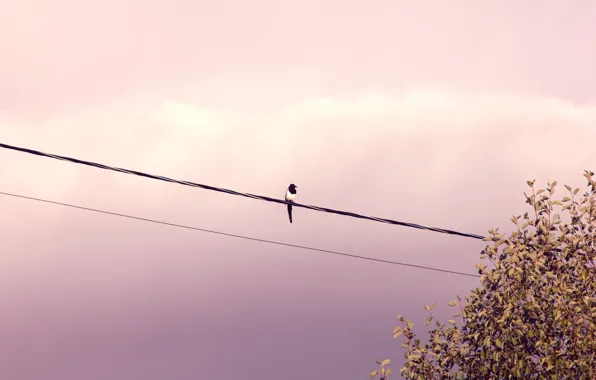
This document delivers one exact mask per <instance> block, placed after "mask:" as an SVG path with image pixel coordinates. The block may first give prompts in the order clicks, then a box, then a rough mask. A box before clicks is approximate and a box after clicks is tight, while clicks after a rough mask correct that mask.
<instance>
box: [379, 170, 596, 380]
mask: <svg viewBox="0 0 596 380" xmlns="http://www.w3.org/2000/svg"><path fill="white" fill-rule="evenodd" d="M584 176H585V177H586V178H587V180H588V187H589V190H588V192H586V193H585V194H583V196H581V197H579V196H578V193H579V191H580V190H579V189H574V190H572V189H571V187H569V186H565V187H566V188H567V191H568V192H569V194H568V196H565V197H564V198H562V199H560V200H557V199H554V197H553V195H554V193H555V186H556V185H557V182H556V181H555V182H553V183H548V186H547V188H546V189H545V190H544V189H540V190H536V189H535V188H534V182H535V181H528V186H529V187H530V189H531V194H529V195H527V194H525V193H524V195H525V197H526V203H528V204H529V205H530V206H531V207H532V211H531V212H530V213H525V214H524V215H519V216H514V217H513V218H512V219H511V221H512V222H513V223H514V224H515V227H516V228H515V230H514V231H513V232H512V233H511V234H509V236H508V237H506V236H503V235H502V234H500V233H499V232H498V229H497V230H494V231H493V230H491V231H489V233H490V236H489V237H487V238H486V240H487V241H491V242H492V243H490V244H489V245H488V246H487V247H486V248H485V249H484V250H483V251H482V256H481V258H482V259H488V260H489V261H490V263H491V264H492V265H491V268H487V267H485V266H484V265H483V264H478V265H477V266H476V267H477V268H478V272H479V273H480V275H481V277H480V283H481V287H479V288H476V289H474V290H472V292H471V293H470V295H469V296H467V297H465V299H464V300H463V301H462V299H461V297H460V296H457V301H451V302H450V303H449V306H452V307H457V308H458V312H457V313H456V314H455V315H454V316H453V319H451V320H449V321H447V323H446V324H445V323H442V322H441V321H438V320H436V319H435V318H434V317H433V314H432V310H433V308H434V305H432V306H426V310H427V311H428V313H429V316H428V318H427V320H426V322H425V324H424V325H425V326H428V325H429V324H431V323H433V324H434V328H433V329H431V330H430V331H429V335H430V337H429V340H428V341H427V343H425V344H422V343H421V342H420V339H419V338H417V335H416V333H414V331H413V326H414V325H413V323H412V322H411V321H409V320H405V319H404V318H403V317H402V316H401V315H399V316H398V320H399V321H400V322H401V325H400V326H398V327H396V328H395V329H394V331H393V334H394V338H397V337H399V336H403V337H404V341H403V344H402V347H404V348H405V354H404V357H405V358H406V363H405V366H404V367H403V368H402V369H401V374H402V376H403V377H405V378H407V379H483V380H485V379H486V380H488V379H596V231H595V230H596V181H595V180H594V178H593V177H594V173H592V172H588V171H586V172H585V174H584ZM558 210H560V213H561V214H564V215H563V216H564V218H563V217H561V215H560V213H559V211H558ZM383 363H384V365H382V366H381V368H380V369H379V370H377V371H374V372H372V373H371V374H370V377H371V378H373V377H376V376H377V375H381V376H383V377H384V378H387V369H386V368H385V365H386V364H387V362H386V361H384V362H381V364H383ZM381 370H382V371H383V372H381Z"/></svg>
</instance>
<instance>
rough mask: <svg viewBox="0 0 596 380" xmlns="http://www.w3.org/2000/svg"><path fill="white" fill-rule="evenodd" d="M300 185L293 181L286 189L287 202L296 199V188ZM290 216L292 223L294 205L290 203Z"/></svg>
mask: <svg viewBox="0 0 596 380" xmlns="http://www.w3.org/2000/svg"><path fill="white" fill-rule="evenodd" d="M297 187H298V186H296V185H294V184H293V183H292V184H290V186H288V190H286V201H287V202H294V199H296V188H297ZM288 217H289V218H290V223H292V205H291V204H288Z"/></svg>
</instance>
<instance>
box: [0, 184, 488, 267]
mask: <svg viewBox="0 0 596 380" xmlns="http://www.w3.org/2000/svg"><path fill="white" fill-rule="evenodd" d="M0 195H5V196H9V197H14V198H22V199H28V200H32V201H37V202H44V203H50V204H54V205H59V206H65V207H71V208H76V209H79V210H85V211H92V212H97V213H101V214H106V215H112V216H119V217H122V218H128V219H135V220H141V221H144V222H150V223H157V224H162V225H165V226H171V227H177V228H184V229H188V230H193V231H201V232H207V233H211V234H217V235H223V236H228V237H233V238H237V239H244V240H252V241H257V242H261V243H267V244H275V245H281V246H285V247H292V248H298V249H305V250H309V251H316V252H322V253H329V254H332V255H337V256H344V257H351V258H355V259H361V260H368V261H376V262H379V263H383V264H393V265H401V266H406V267H411V268H418V269H425V270H431V271H435V272H442V273H450V274H456V275H460V276H468V277H477V278H478V277H480V276H478V275H476V274H471V273H465V272H457V271H451V270H447V269H440V268H433V267H427V266H423V265H415V264H407V263H401V262H397V261H391V260H384V259H378V258H374V257H368V256H360V255H353V254H349V253H344V252H338V251H332V250H328V249H321V248H314V247H307V246H303V245H296V244H290V243H283V242H280V241H274V240H266V239H259V238H253V237H249V236H242V235H235V234H230V233H227V232H221V231H214V230H209V229H205V228H198V227H192V226H187V225H183V224H176V223H169V222H164V221H160V220H155V219H148V218H142V217H139V216H133V215H127V214H121V213H117V212H111V211H105V210H99V209H94V208H90V207H83V206H77V205H73V204H68V203H62V202H55V201H50V200H47V199H41V198H35V197H28V196H25V195H19V194H12V193H5V192H2V191H0Z"/></svg>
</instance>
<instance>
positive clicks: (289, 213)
mask: <svg viewBox="0 0 596 380" xmlns="http://www.w3.org/2000/svg"><path fill="white" fill-rule="evenodd" d="M288 216H289V217H290V223H292V205H288Z"/></svg>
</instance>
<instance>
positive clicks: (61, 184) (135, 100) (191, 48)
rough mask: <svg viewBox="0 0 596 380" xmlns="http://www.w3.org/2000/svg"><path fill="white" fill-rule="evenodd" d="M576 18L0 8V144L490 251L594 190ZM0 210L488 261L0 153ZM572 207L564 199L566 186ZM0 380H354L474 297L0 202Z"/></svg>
mask: <svg viewBox="0 0 596 380" xmlns="http://www.w3.org/2000/svg"><path fill="white" fill-rule="evenodd" d="M594 25H596V3H594V2H591V1H587V0H585V1H579V0H578V1H569V2H554V1H551V2H544V1H493V0H486V1H451V2H449V4H447V2H439V1H433V2H431V1H418V2H404V1H395V0H394V1H374V2H364V1H362V2H353V1H347V2H346V1H341V2H340V1H337V0H319V1H301V2H288V1H283V0H281V1H280V0H278V1H272V0H267V1H253V2H240V1H236V2H230V1H220V2H202V1H179V0H177V1H168V2H166V1H143V2H141V1H138V0H133V1H129V2H121V1H120V2H119V1H114V0H107V1H101V2H99V1H98V2H91V1H88V0H80V1H73V0H56V1H52V2H42V1H33V0H8V1H4V2H2V3H0V52H2V56H1V58H0V132H1V133H0V142H3V143H7V144H13V145H19V146H24V147H28V148H33V149H39V150H42V151H47V152H51V153H56V154H62V155H69V156H74V157H78V158H81V159H87V160H91V161H98V162H102V163H105V164H108V165H116V166H122V167H126V168H131V169H136V170H141V171H146V172H150V173H155V174H160V175H165V176H169V177H173V178H178V179H184V180H189V181H195V182H200V183H207V184H211V185H215V186H222V187H227V188H232V189H235V190H238V191H246V192H251V193H256V194H263V195H267V196H273V197H280V198H281V197H282V196H283V193H284V191H285V188H286V187H287V185H288V184H289V183H290V182H294V183H296V184H298V186H299V191H300V192H299V195H298V198H297V201H298V202H303V203H307V204H314V205H319V206H326V207H331V208H339V209H344V210H349V211H354V212H359V213H364V214H368V215H374V216H380V217H388V218H393V219H397V220H402V221H408V222H414V223H420V224H426V225H432V226H438V227H443V228H450V229H456V230H462V231H464V232H471V233H477V234H486V231H487V230H488V229H490V228H495V227H500V228H501V229H507V228H508V223H509V222H508V219H509V218H510V216H511V215H512V214H518V213H522V212H524V211H525V210H526V208H525V205H524V200H523V195H522V192H523V191H525V189H526V185H525V181H526V180H527V179H532V178H536V179H537V180H538V183H540V184H541V185H544V184H545V183H546V182H547V181H549V180H555V179H556V180H558V181H559V183H561V184H563V183H569V184H570V185H572V186H583V185H584V183H583V181H582V179H583V177H582V176H581V173H582V171H583V170H584V169H591V170H594V169H595V168H596V157H595V155H594V153H593V151H594V150H593V142H594V141H596V94H595V92H594V88H596V77H595V76H594V75H593V67H596V51H595V50H594V49H593V46H596V27H595V26H594ZM0 163H1V165H0V191H3V192H12V193H18V194H22V195H26V196H37V197H41V198H46V199H50V200H55V201H61V202H67V203H74V204H80V205H83V206H88V207H95V208H103V209H108V210H112V211H117V212H121V213H130V214H134V215H138V216H142V217H147V218H154V219H161V220H165V221H170V222H173V223H180V224H189V225H193V226H196V227H200V228H206V229H213V230H221V231H224V232H229V233H236V234H241V235H248V236H254V237H258V238H264V239H272V240H280V241H285V242H288V243H293V244H302V245H309V246H316V247H320V248H324V249H332V250H341V251H345V252H347V253H353V254H361V255H368V256H375V257H379V258H384V259H390V260H397V261H402V262H409V263H413V264H419V265H428V266H434V267H440V268H445V269H451V270H457V271H465V272H474V265H475V263H477V262H478V260H479V258H478V255H479V251H480V250H481V249H482V248H483V244H482V243H481V242H478V241H474V240H471V239H465V238H461V237H452V236H443V235H440V234H435V233H431V232H424V231H416V230H413V229H407V228H402V227H396V226H388V225H383V224H380V223H374V222H366V221H359V220H355V219H351V218H345V217H339V216H336V215H329V214H323V213H318V212H313V211H307V210H303V209H297V210H295V215H294V221H295V223H294V224H292V225H290V224H289V223H287V219H286V218H287V215H286V212H285V209H284V207H283V206H280V205H274V204H268V203H264V202H257V201H254V200H250V199H244V198H240V197H233V196H230V195H225V194H217V193H213V192H208V191H203V190H197V189H190V188H185V187H182V186H177V185H173V184H167V183H160V182H157V181H152V180H148V179H143V178H138V177H133V176H126V175H122V174H118V173H113V172H105V171H101V170H97V169H92V168H88V167H82V166H79V165H74V164H68V163H64V162H59V161H55V160H49V159H43V158H39V157H34V156H29V155H25V154H22V153H16V152H12V151H6V150H0ZM561 188H562V186H561ZM0 210H2V215H3V218H1V219H0V233H1V239H0V252H2V255H0V267H1V268H3V273H2V276H0V300H1V301H2V304H3V305H4V307H3V312H2V316H0V340H1V341H3V342H9V344H6V345H3V347H2V348H0V354H1V355H2V357H3V358H5V359H6V360H5V361H4V362H3V363H1V364H0V377H2V378H10V379H18V380H20V379H39V378H40V377H43V378H49V379H54V378H56V379H58V378H59V379H67V380H70V379H73V380H74V379H81V378H85V379H98V380H99V379H102V380H103V379H114V380H120V379H122V380H124V379H136V378H142V379H145V380H154V379H155V380H157V379H171V378H175V379H197V378H199V379H202V378H205V379H206V378H212V377H214V376H221V375H222V371H223V373H224V374H225V375H226V376H228V377H231V378H246V379H252V378H259V379H277V378H279V373H280V372H281V371H283V373H284V377H285V378H286V379H300V380H302V379H305V378H312V379H319V378H320V379H329V378H338V379H340V378H342V379H351V378H354V379H357V378H365V377H366V376H367V373H368V372H370V370H372V369H374V360H375V359H376V358H377V357H386V356H388V357H391V358H392V359H393V360H394V362H395V363H396V365H394V367H395V368H396V369H398V368H399V366H400V365H401V363H402V360H403V359H402V351H401V350H400V347H399V343H398V342H395V341H393V340H392V339H391V330H392V329H393V327H395V324H396V315H397V314H398V313H401V314H404V315H407V316H409V317H410V318H411V319H413V320H414V321H415V322H416V323H417V324H422V322H423V321H424V317H425V315H424V305H425V304H431V303H433V302H437V303H438V304H439V305H438V306H437V309H438V310H439V313H440V314H441V316H443V317H446V316H448V315H449V311H450V310H448V308H446V307H445V305H446V303H447V302H448V301H450V300H451V299H453V298H454V297H455V295H456V294H462V295H463V294H466V292H468V291H469V290H470V289H472V288H473V287H474V286H476V285H477V280H475V279H473V278H465V277H457V276H452V275H447V274H439V273H433V272H428V271H421V270H416V269H411V268H404V267H393V266H388V265H382V264H376V263H369V262H363V261H358V260H352V259H347V258H338V257H330V256H326V255H323V254H318V253H313V252H308V251H299V250H295V249H291V248H281V247H277V246H269V245H263V244H260V243H250V242H246V241H237V240H234V239H230V238H225V237H220V236H214V235H209V234H203V233H200V232H190V231H185V230H180V229H174V228H168V227H164V226H158V225H151V224H147V223H143V222H136V221H130V220H123V219H119V218H114V217H108V216H102V215H96V214H93V213H89V212H84V211H76V210H70V209H64V208H60V207H57V206H50V205H44V204H39V203H35V202H31V201H25V200H18V199H13V198H8V197H5V196H0Z"/></svg>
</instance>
